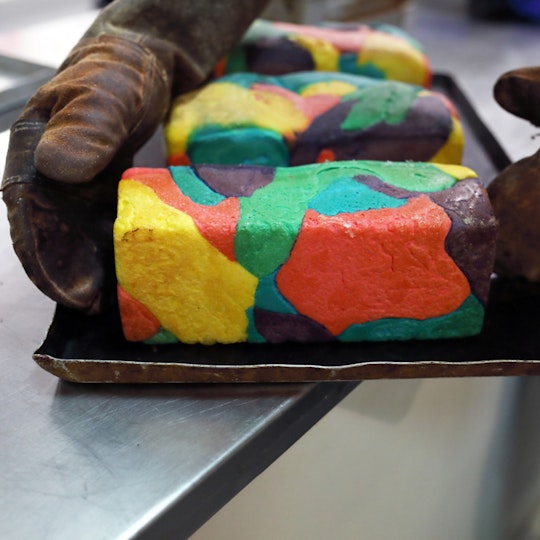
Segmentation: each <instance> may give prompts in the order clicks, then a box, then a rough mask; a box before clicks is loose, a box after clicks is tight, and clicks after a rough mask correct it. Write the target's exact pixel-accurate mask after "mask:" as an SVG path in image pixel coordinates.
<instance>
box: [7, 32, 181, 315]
mask: <svg viewBox="0 0 540 540" xmlns="http://www.w3.org/2000/svg"><path fill="white" fill-rule="evenodd" d="M169 99H170V85H169V80H168V78H167V77H166V74H165V73H164V71H163V69H161V67H160V66H159V65H158V64H157V62H156V61H155V57H154V56H153V55H152V54H151V53H150V52H149V51H146V50H145V49H144V48H143V47H141V46H140V45H138V44H134V43H131V42H127V41H125V40H122V39H118V38H114V37H109V36H101V37H99V38H95V39H90V40H86V41H85V42H83V43H82V44H81V47H78V48H77V49H76V50H75V51H74V53H73V54H72V55H71V56H70V57H69V58H68V60H67V61H66V65H65V67H64V68H62V69H61V71H60V72H59V74H58V75H57V76H56V77H55V78H53V80H52V81H51V82H49V83H48V84H46V85H45V86H44V87H42V89H40V90H39V91H38V92H37V93H36V95H35V96H34V97H33V98H32V99H31V100H30V102H29V103H28V106H27V107H26V109H25V111H24V112H23V114H22V115H21V117H20V119H19V120H18V121H17V122H16V123H15V124H14V125H13V127H12V131H11V138H10V145H9V149H8V157H7V161H6V169H5V174H4V181H3V185H2V191H3V198H4V201H5V203H6V205H7V207H8V219H9V221H10V227H11V235H12V239H13V244H14V248H15V251H16V253H17V255H18V257H19V259H20V260H21V262H22V264H23V267H24V268H25V270H26V272H27V274H28V275H29V277H30V278H31V279H32V281H33V282H34V283H35V284H36V285H37V286H38V287H39V288H40V289H41V290H42V291H43V292H44V293H45V294H47V295H48V296H49V297H51V298H52V299H53V300H55V301H57V302H59V303H62V304H64V305H66V306H68V307H72V308H76V309H79V310H83V311H86V312H89V313H96V312H99V311H101V310H103V309H104V307H105V306H106V305H108V304H109V303H110V302H112V300H113V299H114V297H115V295H114V294H113V290H114V284H115V278H114V259H113V254H112V225H113V222H114V217H115V213H116V186H117V182H118V179H119V178H120V175H121V173H122V171H123V170H125V169H126V168H128V167H129V166H130V165H131V161H132V157H133V154H134V153H135V152H136V150H137V149H138V148H139V147H140V146H141V144H142V143H144V141H145V140H147V139H148V138H149V137H150V136H151V135H152V133H153V132H154V130H155V129H156V127H157V126H158V125H159V124H160V122H161V121H162V119H163V117H164V115H165V113H166V111H167V108H168V103H169Z"/></svg>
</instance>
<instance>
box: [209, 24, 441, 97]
mask: <svg viewBox="0 0 540 540" xmlns="http://www.w3.org/2000/svg"><path fill="white" fill-rule="evenodd" d="M248 71H249V72H254V73H261V74H265V75H283V74H285V73H293V72H298V71H340V72H343V73H353V74H356V75H365V76H368V77H372V78H376V79H390V80H396V81H402V82H407V83H411V84H418V85H421V86H425V87H429V85H430V83H431V69H430V66H429V61H428V59H427V57H426V55H425V54H424V51H423V50H422V46H421V45H420V44H419V43H418V41H416V40H415V39H414V38H412V36H410V35H409V34H407V33H406V32H404V31H403V30H402V29H400V28H398V27H396V26H392V25H388V24H378V25H367V24H357V23H352V24H351V23H349V24H339V23H338V24H333V25H328V24H327V25H325V26H309V25H298V24H290V23H284V22H272V21H265V20H259V21H256V22H255V23H254V24H253V25H252V26H251V27H250V29H249V30H248V32H247V33H246V35H245V36H244V38H243V39H242V41H241V42H240V43H239V45H238V46H237V47H236V48H235V49H234V50H233V51H232V52H231V53H230V54H229V55H228V57H227V58H226V59H224V60H223V61H222V62H221V63H220V64H219V66H218V68H217V70H216V72H217V74H218V75H223V74H225V73H235V72H248Z"/></svg>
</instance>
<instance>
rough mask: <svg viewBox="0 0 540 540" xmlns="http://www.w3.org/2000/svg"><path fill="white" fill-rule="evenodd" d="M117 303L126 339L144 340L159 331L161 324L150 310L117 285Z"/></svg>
mask: <svg viewBox="0 0 540 540" xmlns="http://www.w3.org/2000/svg"><path fill="white" fill-rule="evenodd" d="M118 304H119V306H120V313H121V314H122V328H123V330H124V336H125V338H126V339H127V340H128V341H144V340H145V339H149V338H151V337H152V336H153V335H154V334H155V333H156V332H158V331H159V329H160V328H161V325H160V324H159V321H158V320H157V319H156V317H154V315H153V314H152V312H151V311H150V310H149V309H148V308H147V307H146V306H145V305H144V304H141V302H139V301H138V300H135V298H133V297H132V296H130V295H129V294H128V293H127V292H126V291H124V289H122V287H121V286H120V285H118Z"/></svg>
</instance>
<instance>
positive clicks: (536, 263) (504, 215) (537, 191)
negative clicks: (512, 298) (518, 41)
mask: <svg viewBox="0 0 540 540" xmlns="http://www.w3.org/2000/svg"><path fill="white" fill-rule="evenodd" d="M494 96H495V99H496V100H497V102H498V103H499V104H500V105H501V106H502V107H503V108H505V109H506V110H507V111H508V112H510V113H512V114H514V115H516V116H519V117H521V118H524V119H526V120H528V121H529V122H531V123H532V124H534V125H535V126H540V67H534V68H523V69H519V70H515V71H511V72H509V73H505V74H504V75H502V76H501V77H500V78H499V80H498V81H497V83H496V84H495V87H494ZM488 193H489V196H490V200H491V202H492V205H493V210H494V213H495V216H496V217H497V220H498V222H499V234H498V240H497V255H496V263H495V264H496V266H495V271H496V272H497V273H498V274H499V275H502V276H506V277H523V278H525V279H527V280H529V281H535V282H540V151H538V152H537V153H536V154H534V155H533V156H530V157H528V158H524V159H522V160H520V161H518V162H516V163H513V164H512V165H510V166H509V167H507V168H506V169H505V170H504V171H502V172H501V173H500V174H499V175H498V176H497V177H496V178H495V179H494V180H493V182H492V183H491V184H490V185H489V187H488Z"/></svg>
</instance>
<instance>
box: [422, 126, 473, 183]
mask: <svg viewBox="0 0 540 540" xmlns="http://www.w3.org/2000/svg"><path fill="white" fill-rule="evenodd" d="M463 139H464V135H463V127H462V125H461V122H460V121H459V120H458V119H457V118H455V117H452V131H451V132H450V137H448V140H447V141H446V143H445V144H444V146H443V147H442V148H441V149H440V150H439V151H438V152H437V153H436V154H435V155H434V156H433V157H432V158H431V159H430V160H429V161H431V162H432V163H460V162H461V158H462V155H463ZM450 174H451V173H450ZM473 175H474V177H476V175H475V174H474V173H473ZM467 178H472V176H468V177H467ZM460 180H462V178H460Z"/></svg>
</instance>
